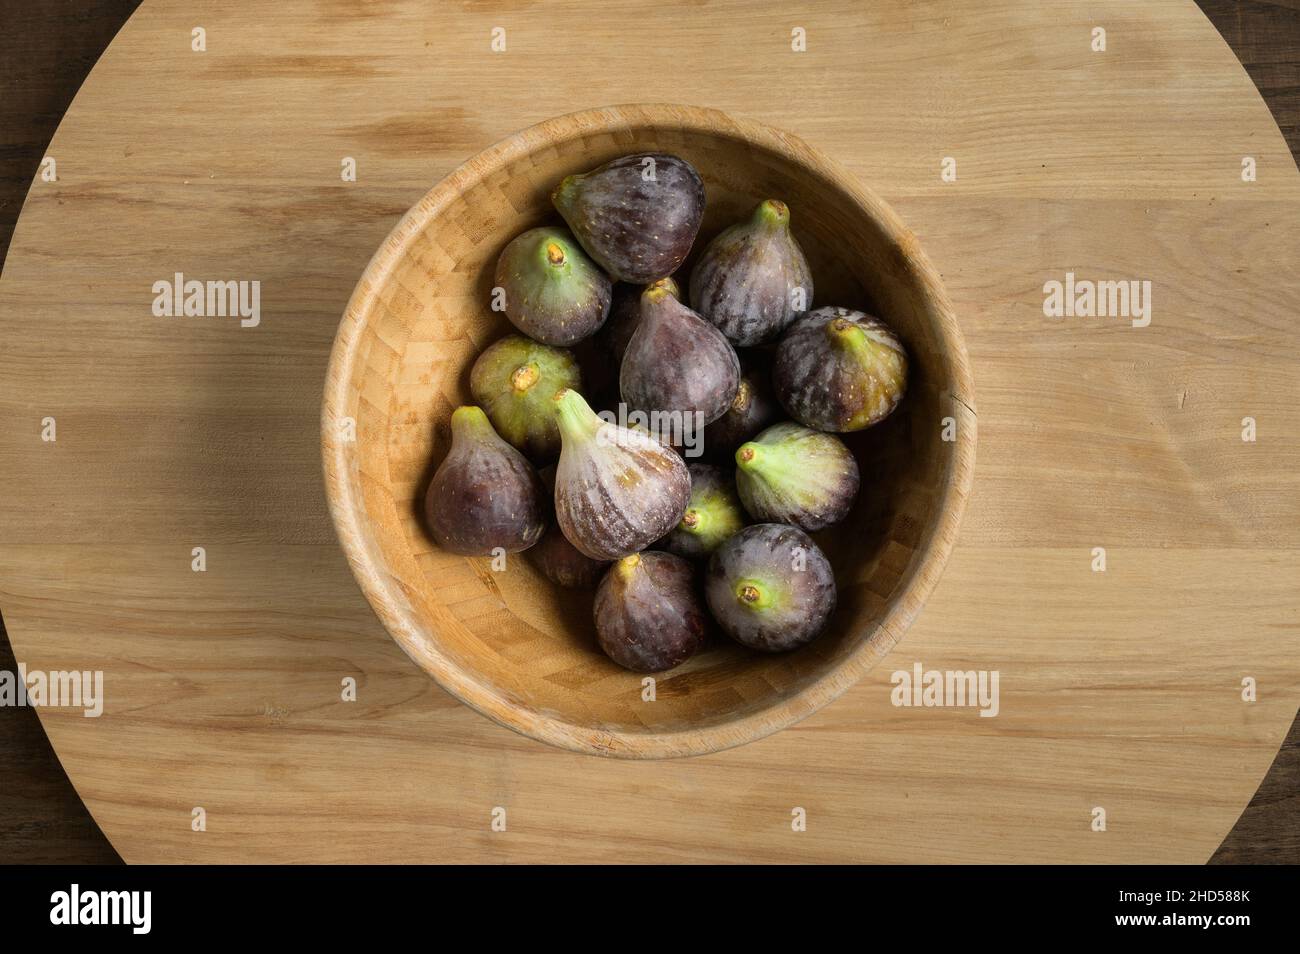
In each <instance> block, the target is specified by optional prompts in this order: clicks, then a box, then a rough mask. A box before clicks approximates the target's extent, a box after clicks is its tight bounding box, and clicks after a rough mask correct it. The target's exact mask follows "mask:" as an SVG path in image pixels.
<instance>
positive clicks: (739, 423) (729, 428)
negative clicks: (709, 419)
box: [704, 352, 781, 464]
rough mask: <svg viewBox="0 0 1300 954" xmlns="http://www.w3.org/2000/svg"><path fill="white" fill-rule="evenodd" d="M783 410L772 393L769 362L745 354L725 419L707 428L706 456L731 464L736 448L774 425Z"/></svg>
mask: <svg viewBox="0 0 1300 954" xmlns="http://www.w3.org/2000/svg"><path fill="white" fill-rule="evenodd" d="M780 410H781V408H780V405H779V404H777V403H776V397H775V395H773V394H772V385H771V370H770V367H769V363H768V362H767V361H764V360H760V359H758V358H756V357H753V352H750V353H748V354H745V355H742V356H741V358H740V384H739V385H738V386H737V387H736V396H735V397H733V398H732V399H731V405H730V406H729V407H728V408H727V410H726V412H725V413H724V414H723V415H722V417H720V418H718V419H717V420H716V421H714V422H713V423H712V424H710V425H709V426H708V427H706V428H705V429H704V453H705V455H706V456H707V457H710V458H712V459H714V460H726V461H727V463H728V464H730V463H731V459H732V455H734V454H735V453H736V448H737V447H739V446H740V445H741V444H743V443H744V442H745V441H747V440H749V439H750V438H751V437H753V436H754V435H755V434H757V433H758V432H759V431H761V430H762V429H763V428H765V427H767V426H768V425H769V424H771V423H773V422H774V421H775V420H776V418H777V416H778V414H779V413H780Z"/></svg>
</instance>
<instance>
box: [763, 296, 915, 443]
mask: <svg viewBox="0 0 1300 954" xmlns="http://www.w3.org/2000/svg"><path fill="white" fill-rule="evenodd" d="M772 386H773V389H774V390H775V391H776V396H777V400H779V401H780V402H781V405H782V406H783V407H784V408H785V409H786V411H787V412H788V413H789V415H790V416H791V417H792V418H794V419H795V420H796V421H798V422H799V423H800V424H806V425H807V426H808V427H815V428H817V429H818V430H820V431H860V430H862V429H863V428H864V427H870V426H871V425H872V424H876V423H878V422H879V421H882V420H884V419H885V418H886V417H888V416H889V415H890V414H891V413H892V412H893V410H894V408H896V407H898V402H899V401H901V400H902V398H903V392H904V391H905V390H906V389H907V354H906V352H905V351H904V350H903V345H902V342H900V341H899V340H898V337H897V336H896V335H895V334H894V333H893V332H892V331H891V330H890V329H889V327H888V326H887V325H886V324H885V323H884V322H883V321H881V320H880V319H879V318H876V317H873V316H872V315H868V314H865V313H864V312H860V311H852V310H850V309H848V308H818V309H817V310H815V311H810V312H809V313H808V314H806V315H803V316H801V317H800V318H798V319H797V320H796V321H795V322H794V324H792V325H791V326H790V328H789V330H788V331H787V332H786V334H785V337H784V338H782V339H781V343H780V344H779V345H778V346H777V349H776V358H775V361H774V362H773V366H772Z"/></svg>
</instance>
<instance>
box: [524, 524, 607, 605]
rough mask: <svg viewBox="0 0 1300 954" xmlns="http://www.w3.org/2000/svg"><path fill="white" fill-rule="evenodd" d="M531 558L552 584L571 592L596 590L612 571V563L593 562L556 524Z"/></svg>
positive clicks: (550, 527) (551, 525)
mask: <svg viewBox="0 0 1300 954" xmlns="http://www.w3.org/2000/svg"><path fill="white" fill-rule="evenodd" d="M528 558H529V559H530V560H532V561H533V565H534V566H536V567H537V569H539V570H541V571H542V575H543V576H545V577H546V578H547V579H548V580H550V581H551V582H552V583H554V584H555V585H556V586H562V587H564V588H565V589H570V590H582V589H590V588H591V587H594V586H595V585H596V584H598V583H599V582H600V580H601V578H602V577H603V576H604V575H605V571H606V570H607V569H609V563H608V562H606V561H604V560H593V559H592V558H591V557H589V556H587V555H586V554H584V553H583V552H582V551H581V550H579V549H578V548H577V547H575V546H574V545H573V544H572V543H570V542H569V539H568V537H566V536H565V535H564V532H563V531H562V530H560V527H559V525H558V524H556V523H551V524H550V525H548V526H547V528H546V532H545V533H543V534H542V538H541V539H540V540H538V541H537V545H536V546H534V547H532V548H531V549H530V550H529V551H528Z"/></svg>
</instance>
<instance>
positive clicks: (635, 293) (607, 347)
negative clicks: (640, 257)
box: [600, 278, 682, 368]
mask: <svg viewBox="0 0 1300 954" xmlns="http://www.w3.org/2000/svg"><path fill="white" fill-rule="evenodd" d="M651 288H662V289H663V290H664V291H666V292H668V294H670V295H672V296H673V297H674V298H676V299H677V300H678V301H681V298H682V290H681V288H680V287H678V285H677V282H676V281H675V280H673V279H672V278H661V279H659V280H658V281H657V282H651V283H650V284H649V285H646V286H645V287H644V288H641V287H639V286H637V285H628V284H626V283H624V282H619V283H618V284H617V285H615V286H614V301H613V304H611V305H610V306H609V319H608V320H607V321H606V322H605V326H604V327H603V328H601V329H600V343H601V345H602V346H603V349H604V352H605V355H606V356H607V357H608V358H610V359H611V360H612V361H613V364H614V367H615V368H618V367H619V366H620V365H621V364H622V363H623V355H624V354H626V353H627V346H628V342H630V341H631V340H632V335H633V333H634V332H635V331H636V329H637V325H639V324H640V323H641V295H642V293H643V292H647V291H649V290H650V289H651Z"/></svg>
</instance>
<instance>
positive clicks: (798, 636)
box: [704, 523, 835, 653]
mask: <svg viewBox="0 0 1300 954" xmlns="http://www.w3.org/2000/svg"><path fill="white" fill-rule="evenodd" d="M704 596H705V599H706V600H707V601H708V604H709V609H710V611H711V612H712V613H713V618H714V619H716V620H717V621H718V625H719V626H721V627H722V629H723V631H724V632H725V633H726V634H727V635H728V636H730V637H731V638H732V639H734V640H735V641H736V642H738V643H740V644H741V645H744V646H748V647H749V648H750V649H757V650H760V651H762V652H771V653H776V652H785V651H786V650H790V649H797V648H798V647H800V646H803V645H805V644H807V643H809V642H811V641H812V640H813V639H815V638H816V637H817V635H818V634H819V633H820V632H821V631H822V629H823V627H825V625H826V621H827V620H829V619H830V617H831V614H832V613H833V612H834V611H835V575H834V573H832V572H831V565H830V563H828V562H827V560H826V557H825V555H824V554H823V553H822V551H821V550H819V549H818V548H817V544H815V543H813V542H812V539H811V538H810V537H809V536H808V535H807V534H806V533H804V532H803V531H802V530H800V529H798V528H797V527H790V526H786V525H784V524H779V523H759V524H755V525H754V526H750V527H746V528H745V529H743V530H741V531H740V532H739V533H737V534H735V535H734V536H732V537H730V538H729V539H727V540H726V541H724V542H723V544H722V545H721V546H720V547H718V549H717V550H715V551H714V552H713V557H712V558H711V559H710V560H709V568H708V571H707V573H706V574H705V582H704Z"/></svg>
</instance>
